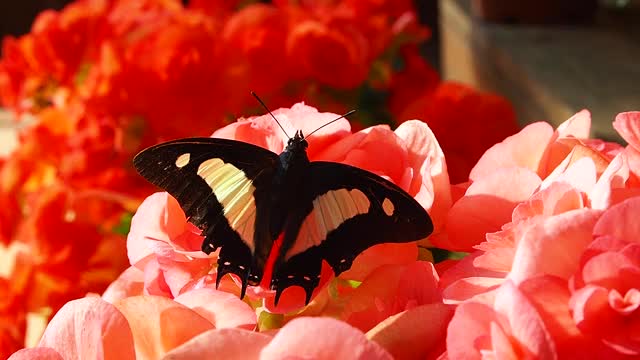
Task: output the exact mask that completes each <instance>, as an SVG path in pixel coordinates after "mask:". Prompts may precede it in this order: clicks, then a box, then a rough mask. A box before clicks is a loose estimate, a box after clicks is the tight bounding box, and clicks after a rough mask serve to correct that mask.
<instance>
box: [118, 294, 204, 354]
mask: <svg viewBox="0 0 640 360" xmlns="http://www.w3.org/2000/svg"><path fill="white" fill-rule="evenodd" d="M115 305H116V307H117V308H118V309H119V310H120V311H121V312H122V314H124V316H125V317H126V318H127V320H128V322H129V325H130V326H131V332H132V333H133V338H134V341H135V353H136V357H137V358H144V359H158V358H159V357H160V356H162V355H164V354H165V353H166V352H168V351H169V350H171V349H173V348H175V347H177V346H179V345H181V344H183V343H185V342H186V341H188V340H189V339H191V338H192V337H194V336H196V335H198V334H200V333H202V332H205V331H207V330H210V329H212V328H213V325H212V324H211V323H210V322H209V321H208V320H206V319H205V318H203V317H202V316H200V315H198V313H196V312H195V311H193V310H191V309H189V308H188V307H186V306H184V305H182V304H179V303H177V302H175V301H173V300H170V299H167V298H165V297H161V296H148V295H142V296H134V297H129V298H126V299H122V300H120V301H118V302H117V303H116V304H115Z"/></svg>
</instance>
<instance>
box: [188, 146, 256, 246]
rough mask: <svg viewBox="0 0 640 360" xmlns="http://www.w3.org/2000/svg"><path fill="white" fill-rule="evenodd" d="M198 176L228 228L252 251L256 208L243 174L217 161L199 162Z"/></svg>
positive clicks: (215, 159) (235, 168)
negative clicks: (225, 220) (205, 185)
mask: <svg viewBox="0 0 640 360" xmlns="http://www.w3.org/2000/svg"><path fill="white" fill-rule="evenodd" d="M198 175H199V176H200V177H201V178H202V179H203V180H204V181H205V182H206V183H207V184H208V185H209V187H210V188H211V191H213V193H214V195H215V197H216V199H217V200H218V202H220V204H222V207H223V209H224V216H225V217H226V218H227V221H228V222H229V226H231V228H232V229H233V230H235V231H236V232H237V233H238V234H239V235H240V238H241V239H242V240H243V241H244V243H245V244H247V246H249V248H250V249H251V251H252V252H253V250H254V248H255V245H254V243H253V236H254V230H255V219H256V217H255V214H256V209H255V199H254V197H253V192H254V191H255V187H254V186H253V183H252V182H251V180H250V179H249V178H247V176H246V174H245V173H244V171H242V170H240V169H238V168H237V167H235V166H233V165H232V164H229V163H225V162H223V161H222V160H221V159H218V158H214V159H209V160H206V161H203V162H202V164H200V166H199V167H198Z"/></svg>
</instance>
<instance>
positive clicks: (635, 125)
mask: <svg viewBox="0 0 640 360" xmlns="http://www.w3.org/2000/svg"><path fill="white" fill-rule="evenodd" d="M613 127H614V128H615V129H616V130H617V131H618V133H619V134H620V136H622V138H623V139H625V140H626V141H627V143H629V146H631V147H633V148H634V149H636V150H637V151H640V112H638V111H630V112H623V113H620V114H618V115H617V116H616V119H615V121H614V122H613Z"/></svg>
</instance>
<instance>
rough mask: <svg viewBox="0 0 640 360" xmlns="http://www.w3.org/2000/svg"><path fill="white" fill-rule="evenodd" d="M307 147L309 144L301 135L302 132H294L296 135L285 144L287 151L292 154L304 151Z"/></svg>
mask: <svg viewBox="0 0 640 360" xmlns="http://www.w3.org/2000/svg"><path fill="white" fill-rule="evenodd" d="M308 147H309V143H307V140H306V139H305V138H304V135H302V130H298V131H296V134H295V135H294V136H293V137H292V138H290V139H289V142H288V143H287V150H289V151H294V152H296V151H297V152H299V151H306V150H307V148H308Z"/></svg>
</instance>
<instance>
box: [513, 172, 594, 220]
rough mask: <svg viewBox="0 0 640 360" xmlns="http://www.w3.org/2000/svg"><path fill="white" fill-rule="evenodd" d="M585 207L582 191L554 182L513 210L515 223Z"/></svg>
mask: <svg viewBox="0 0 640 360" xmlns="http://www.w3.org/2000/svg"><path fill="white" fill-rule="evenodd" d="M584 206H585V204H584V199H583V197H582V194H581V193H580V191H578V190H576V188H574V187H573V186H571V185H569V184H567V183H564V182H554V183H552V184H551V185H549V187H547V188H546V189H543V190H540V191H537V192H536V193H535V194H533V196H531V198H529V199H528V200H527V201H525V202H523V203H521V204H519V205H518V206H517V207H516V208H515V209H514V210H513V221H514V222H516V221H521V220H525V219H528V218H532V217H534V216H537V215H544V216H552V215H557V214H561V213H564V212H567V211H569V210H575V209H580V208H583V207H584Z"/></svg>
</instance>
